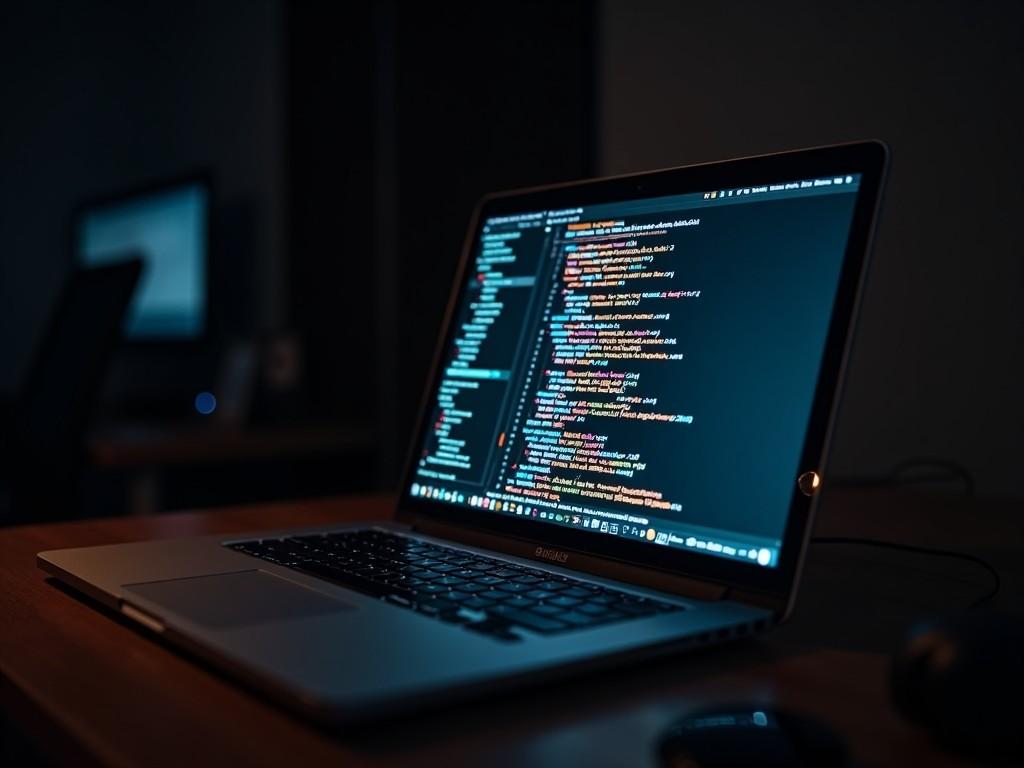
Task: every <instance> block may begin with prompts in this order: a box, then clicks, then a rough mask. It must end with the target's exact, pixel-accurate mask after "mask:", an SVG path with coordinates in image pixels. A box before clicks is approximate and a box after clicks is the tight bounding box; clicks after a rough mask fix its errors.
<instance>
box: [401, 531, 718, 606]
mask: <svg viewBox="0 0 1024 768" xmlns="http://www.w3.org/2000/svg"><path fill="white" fill-rule="evenodd" d="M412 528H413V530H415V531H418V532H419V533H423V534H426V535H427V536H436V537H437V538H440V539H449V540H451V541H457V542H459V543H460V544H466V545H468V546H471V547H480V548H482V549H490V550H494V551H496V552H502V553H504V554H507V555H514V556H516V557H522V558H526V559H528V560H535V561H537V562H538V563H542V564H544V565H547V566H557V567H559V568H568V569H570V570H573V571H580V572H583V573H589V574H591V575H594V576H599V577H601V578H603V579H612V580H614V581H621V582H623V583H625V584H632V585H635V586H639V587H646V588H648V589H655V590H658V591H659V592H666V593H668V594H673V595H681V596H683V597H689V598H693V599H695V600H721V599H723V598H724V597H726V591H727V588H726V587H725V586H724V585H722V584H715V583H712V582H708V581H702V580H700V579H695V578H691V577H688V576H679V575H677V574H674V573H667V572H665V571H659V570H656V569H653V568H643V567H640V566H636V565H632V564H630V563H623V562H619V561H617V560H612V559H610V558H607V557H601V556H598V555H590V554H587V553H585V552H578V551H576V550H572V549H568V548H557V549H553V548H551V547H549V546H544V545H543V544H542V543H541V542H538V541H529V540H526V539H515V538H511V537H508V536H496V535H494V534H492V533H486V532H484V531H479V530H475V529H472V528H464V527H462V526H455V525H447V524H445V523H441V522H438V521H436V520H428V519H425V518H419V519H417V520H416V521H415V522H414V523H413V525H412Z"/></svg>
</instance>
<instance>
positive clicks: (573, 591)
mask: <svg viewBox="0 0 1024 768" xmlns="http://www.w3.org/2000/svg"><path fill="white" fill-rule="evenodd" d="M562 594H563V595H564V596H566V597H590V596H591V594H590V592H588V591H587V590H585V589H580V588H579V587H571V588H569V589H566V590H564V591H563V592H562Z"/></svg>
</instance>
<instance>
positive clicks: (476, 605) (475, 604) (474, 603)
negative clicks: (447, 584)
mask: <svg viewBox="0 0 1024 768" xmlns="http://www.w3.org/2000/svg"><path fill="white" fill-rule="evenodd" d="M494 604H495V603H494V601H493V600H484V599H483V598H482V597H471V598H469V599H468V600H463V601H462V603H461V605H462V607H463V608H471V609H473V610H474V611H479V610H480V609H481V608H489V607H490V606H492V605H494Z"/></svg>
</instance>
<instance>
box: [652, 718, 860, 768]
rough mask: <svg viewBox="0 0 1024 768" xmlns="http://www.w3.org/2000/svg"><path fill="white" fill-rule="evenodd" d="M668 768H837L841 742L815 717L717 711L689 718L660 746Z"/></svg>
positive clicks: (843, 761)
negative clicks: (737, 767)
mask: <svg viewBox="0 0 1024 768" xmlns="http://www.w3.org/2000/svg"><path fill="white" fill-rule="evenodd" d="M658 753H659V757H660V758H661V764H662V765H663V766H666V768H725V766H729V767H730V768H736V766H745V765H750V766H757V768H783V766H785V768H803V766H815V767H816V768H840V767H842V766H847V765H849V761H848V755H847V750H846V747H845V745H844V744H843V741H842V739H841V738H840V737H839V736H838V735H837V734H836V733H835V732H834V731H832V730H831V729H830V728H829V727H828V726H826V725H824V724H823V723H821V722H819V721H818V720H815V719H814V718H811V717H807V716H804V715H799V714H796V713H794V712H788V711H786V710H779V709H774V708H769V707H763V706H759V705H739V706H730V707H716V708H714V709H706V710H701V711H699V712H695V713H692V714H690V715H687V716H686V717H684V718H683V719H682V720H680V721H679V722H677V723H675V724H674V725H673V726H672V727H671V728H669V729H668V731H667V732H666V733H665V734H664V736H662V738H661V740H660V742H659V744H658Z"/></svg>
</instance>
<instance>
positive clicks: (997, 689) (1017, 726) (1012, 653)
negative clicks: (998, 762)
mask: <svg viewBox="0 0 1024 768" xmlns="http://www.w3.org/2000/svg"><path fill="white" fill-rule="evenodd" d="M890 683H891V688H892V696H893V703H894V704H895V705H896V709H897V710H899V712H900V713H901V714H903V715H904V716H905V717H906V718H907V719H908V720H910V721H911V722H912V723H914V724H916V725H919V726H921V727H923V728H925V729H927V730H928V731H929V732H930V733H931V735H932V738H933V739H934V740H935V742H936V744H937V745H938V746H940V747H943V748H945V749H948V750H952V751H956V752H961V753H965V754H970V755H974V756H977V757H1005V756H1011V755H1017V756H1019V755H1021V754H1024V728H1022V727H1021V722H1022V720H1021V713H1022V708H1021V703H1020V702H1021V696H1022V695H1024V619H1022V618H1021V617H1010V616H1006V615H1000V614H995V613H989V614H968V615H965V616H961V617H958V618H951V619H945V620H940V621H934V622H931V623H928V624H922V625H920V626H917V627H915V628H914V629H913V630H912V631H911V632H910V634H909V636H908V638H907V640H906V642H905V644H904V646H903V647H902V648H901V649H900V650H899V651H897V653H896V654H895V655H894V657H893V661H892V667H891V670H890Z"/></svg>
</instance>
